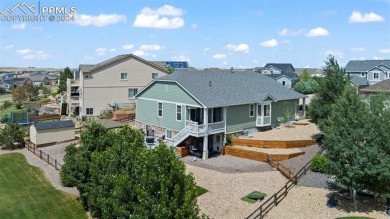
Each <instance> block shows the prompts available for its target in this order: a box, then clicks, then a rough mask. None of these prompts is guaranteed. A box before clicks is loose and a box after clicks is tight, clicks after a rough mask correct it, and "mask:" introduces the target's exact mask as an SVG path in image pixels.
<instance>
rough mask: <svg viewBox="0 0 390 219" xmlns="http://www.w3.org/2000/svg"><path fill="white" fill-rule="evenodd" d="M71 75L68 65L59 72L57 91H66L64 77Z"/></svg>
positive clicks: (70, 76)
mask: <svg viewBox="0 0 390 219" xmlns="http://www.w3.org/2000/svg"><path fill="white" fill-rule="evenodd" d="M72 77H73V74H72V72H71V71H70V69H69V67H66V68H65V69H64V71H63V72H61V73H60V83H59V85H58V90H57V93H62V92H65V91H66V79H68V78H72Z"/></svg>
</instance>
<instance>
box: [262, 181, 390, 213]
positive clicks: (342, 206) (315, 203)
mask: <svg viewBox="0 0 390 219" xmlns="http://www.w3.org/2000/svg"><path fill="white" fill-rule="evenodd" d="M332 193H333V192H332V191H330V190H327V189H321V188H309V187H303V186H296V187H294V188H293V189H292V190H291V191H290V192H289V193H288V195H287V196H286V198H285V199H284V200H283V201H282V202H281V203H280V204H279V205H278V206H276V207H274V208H273V209H272V210H271V211H270V212H269V213H268V215H267V216H266V218H319V219H322V218H324V219H328V218H337V217H345V216H366V217H370V218H377V219H381V218H383V219H388V218H389V217H388V216H386V214H385V208H386V205H385V203H375V202H374V201H373V198H372V197H362V196H358V197H357V203H358V209H359V211H355V210H353V202H352V201H350V200H348V199H347V198H346V196H339V195H336V199H337V200H338V201H339V205H338V206H337V207H336V208H328V207H327V206H326V203H327V201H328V197H329V196H330V195H331V194H332Z"/></svg>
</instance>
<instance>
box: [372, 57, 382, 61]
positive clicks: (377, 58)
mask: <svg viewBox="0 0 390 219" xmlns="http://www.w3.org/2000/svg"><path fill="white" fill-rule="evenodd" d="M372 58H373V59H375V60H381V59H384V58H383V57H378V56H374V57H372Z"/></svg>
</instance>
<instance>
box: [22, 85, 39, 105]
mask: <svg viewBox="0 0 390 219" xmlns="http://www.w3.org/2000/svg"><path fill="white" fill-rule="evenodd" d="M23 88H24V91H25V92H26V96H27V98H28V99H29V100H30V101H33V100H36V99H37V98H38V87H37V86H34V85H33V84H32V83H26V84H25V85H23Z"/></svg>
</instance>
